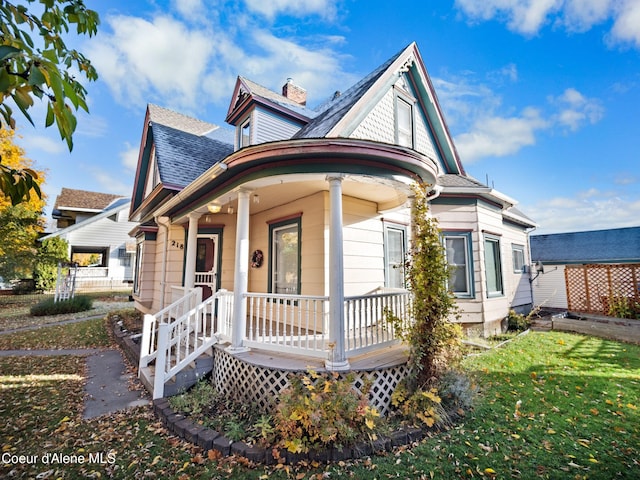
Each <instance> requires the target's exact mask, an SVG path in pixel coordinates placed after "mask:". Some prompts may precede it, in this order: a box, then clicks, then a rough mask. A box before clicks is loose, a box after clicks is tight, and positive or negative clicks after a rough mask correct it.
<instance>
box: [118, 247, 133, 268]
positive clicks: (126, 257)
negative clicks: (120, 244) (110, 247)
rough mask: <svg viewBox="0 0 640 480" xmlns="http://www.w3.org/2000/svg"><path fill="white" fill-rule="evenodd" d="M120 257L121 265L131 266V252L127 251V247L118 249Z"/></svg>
mask: <svg viewBox="0 0 640 480" xmlns="http://www.w3.org/2000/svg"><path fill="white" fill-rule="evenodd" d="M118 259H119V260H120V265H122V266H123V267H127V268H128V267H130V266H131V254H129V253H127V250H126V248H119V249H118Z"/></svg>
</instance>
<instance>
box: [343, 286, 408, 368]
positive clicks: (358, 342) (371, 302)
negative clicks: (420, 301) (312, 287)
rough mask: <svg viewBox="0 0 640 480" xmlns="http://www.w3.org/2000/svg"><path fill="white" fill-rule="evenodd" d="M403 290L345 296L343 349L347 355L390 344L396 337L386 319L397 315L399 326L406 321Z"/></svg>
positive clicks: (406, 324)
mask: <svg viewBox="0 0 640 480" xmlns="http://www.w3.org/2000/svg"><path fill="white" fill-rule="evenodd" d="M410 300H411V297H410V293H409V292H407V291H404V290H403V291H394V292H386V293H376V294H369V295H360V296H355V297H345V299H344V310H345V350H346V354H347V357H349V356H353V355H356V354H360V353H365V352H367V351H370V350H373V349H375V348H378V347H381V346H384V345H390V344H393V343H395V342H397V341H398V340H399V338H398V335H397V334H398V333H399V332H396V331H395V328H394V326H393V324H392V323H391V322H389V319H388V318H387V317H388V315H392V316H394V317H396V318H399V319H401V321H402V322H403V328H406V327H407V326H408V325H409V322H410V319H409V303H410Z"/></svg>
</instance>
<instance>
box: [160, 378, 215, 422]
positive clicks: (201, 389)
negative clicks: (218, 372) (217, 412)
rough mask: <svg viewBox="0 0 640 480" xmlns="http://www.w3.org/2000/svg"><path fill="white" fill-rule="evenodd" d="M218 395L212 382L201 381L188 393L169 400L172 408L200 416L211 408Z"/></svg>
mask: <svg viewBox="0 0 640 480" xmlns="http://www.w3.org/2000/svg"><path fill="white" fill-rule="evenodd" d="M216 395H217V393H216V390H215V388H213V385H212V384H211V380H207V379H203V380H200V381H199V382H198V383H196V385H195V386H194V387H193V388H192V389H191V390H189V391H188V392H183V393H181V394H180V395H176V396H174V397H171V398H170V399H169V404H170V405H171V408H172V409H174V410H176V411H178V412H183V413H190V414H192V415H198V414H199V413H201V412H202V411H203V410H205V409H207V408H209V407H211V404H212V403H213V401H214V399H215V397H216Z"/></svg>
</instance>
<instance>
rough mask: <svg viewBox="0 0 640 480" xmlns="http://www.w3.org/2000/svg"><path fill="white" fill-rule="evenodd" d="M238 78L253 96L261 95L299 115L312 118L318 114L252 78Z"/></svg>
mask: <svg viewBox="0 0 640 480" xmlns="http://www.w3.org/2000/svg"><path fill="white" fill-rule="evenodd" d="M240 79H241V80H242V82H243V83H244V84H245V85H246V86H247V87H248V88H249V90H250V91H251V94H252V95H253V96H254V97H261V98H263V99H265V100H268V101H270V102H272V103H275V104H277V105H281V106H283V107H285V108H286V109H287V110H291V111H293V112H296V113H298V114H300V115H303V116H305V117H307V118H313V117H315V116H317V115H318V112H316V111H315V110H312V109H310V108H307V107H305V106H303V105H300V104H299V103H297V102H294V101H293V100H290V99H288V98H287V97H285V96H284V95H280V94H279V93H276V92H274V91H273V90H269V89H268V88H267V87H263V86H262V85H260V84H258V83H256V82H254V81H252V80H249V79H248V78H245V77H240Z"/></svg>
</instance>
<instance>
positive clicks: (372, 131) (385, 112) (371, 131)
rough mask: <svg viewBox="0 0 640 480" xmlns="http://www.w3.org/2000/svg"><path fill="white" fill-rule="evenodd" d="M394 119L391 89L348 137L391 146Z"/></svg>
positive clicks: (393, 135)
mask: <svg viewBox="0 0 640 480" xmlns="http://www.w3.org/2000/svg"><path fill="white" fill-rule="evenodd" d="M394 118H395V112H394V107H393V88H391V89H389V91H388V92H387V93H386V94H385V96H384V97H382V100H380V101H379V102H378V104H377V105H376V106H375V107H373V109H372V110H371V111H370V112H369V114H368V115H367V116H366V117H365V118H364V119H363V120H362V122H360V125H358V127H356V129H355V130H354V131H353V133H352V134H351V135H350V137H351V138H359V139H362V140H373V141H376V142H384V143H391V144H393V143H395V141H396V140H395V120H394Z"/></svg>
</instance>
